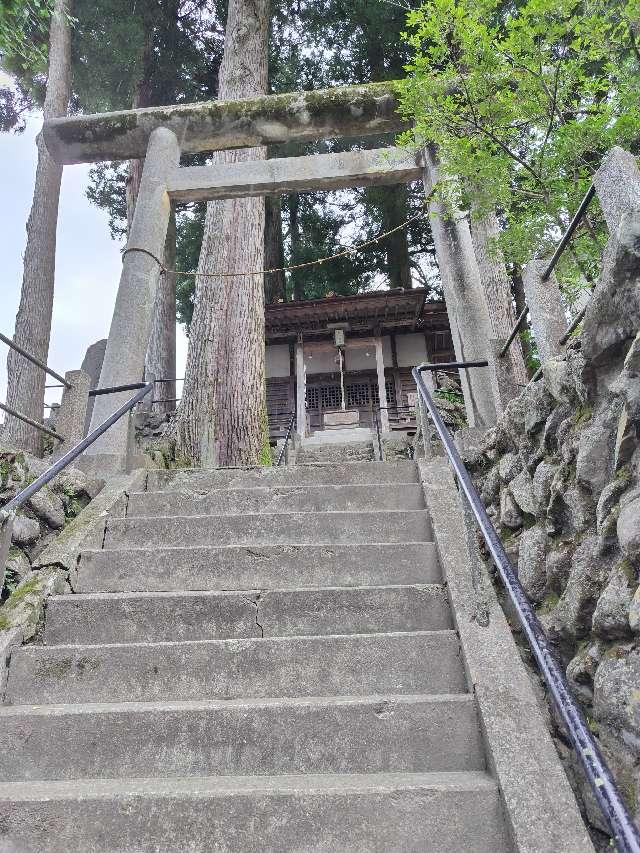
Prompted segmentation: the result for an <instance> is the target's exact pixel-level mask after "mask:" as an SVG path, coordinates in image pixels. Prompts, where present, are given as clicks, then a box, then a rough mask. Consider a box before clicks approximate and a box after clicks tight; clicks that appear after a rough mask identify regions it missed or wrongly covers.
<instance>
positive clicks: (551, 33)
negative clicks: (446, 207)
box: [402, 0, 640, 301]
mask: <svg viewBox="0 0 640 853" xmlns="http://www.w3.org/2000/svg"><path fill="white" fill-rule="evenodd" d="M408 25H409V33H408V34H406V41H407V44H408V45H409V46H410V47H411V50H412V52H413V58H412V60H411V62H410V63H409V65H408V66H407V69H408V71H409V72H410V76H409V79H408V80H407V81H406V83H405V85H404V88H403V95H402V110H403V112H404V113H405V115H406V116H407V117H410V118H412V119H413V120H414V121H415V127H414V130H413V131H411V132H410V133H408V134H405V135H404V137H403V141H404V142H405V143H407V144H411V145H415V146H421V145H423V144H425V143H436V144H437V145H438V148H439V156H440V159H441V162H442V178H443V182H442V186H441V189H440V192H441V196H442V198H443V199H444V200H445V201H447V202H450V203H455V204H456V205H461V206H463V207H464V206H467V205H469V203H470V201H471V200H473V202H474V205H476V206H477V210H478V214H479V215H482V213H483V211H484V210H490V209H492V208H498V210H499V211H500V213H501V216H502V220H503V224H504V230H503V233H502V237H501V248H502V249H503V251H504V253H505V256H506V259H507V262H508V263H515V264H521V263H523V262H525V261H527V260H528V259H529V258H531V257H532V256H533V255H534V254H535V253H536V252H539V251H542V252H543V253H544V252H548V251H549V250H550V248H551V246H552V245H554V244H555V243H556V242H557V239H558V236H559V234H560V232H561V230H562V229H564V228H565V227H566V225H567V224H568V221H569V219H570V217H571V215H572V213H573V212H574V211H575V209H576V208H577V206H578V204H579V202H580V200H581V198H582V196H583V195H584V193H585V192H586V190H587V188H588V186H589V184H590V182H591V176H592V175H593V172H594V171H595V169H596V168H597V167H598V165H599V163H600V161H601V158H602V156H603V154H604V153H605V152H606V151H607V150H608V149H609V148H611V146H613V145H616V144H618V145H622V146H625V147H627V148H630V149H631V150H633V151H635V150H637V148H638V139H639V130H640V106H639V102H638V97H637V92H638V83H639V82H640V75H639V64H638V60H639V58H640V53H639V52H638V47H637V44H636V34H637V31H638V27H639V26H640V4H639V3H638V0H623V2H615V0H518V2H516V3H505V2H504V0H424V2H422V4H421V5H420V7H419V9H417V10H415V11H413V12H410V13H409V16H408ZM605 239H606V229H605V226H604V223H603V220H602V217H601V215H600V214H599V212H598V211H597V209H595V208H592V209H591V211H590V214H589V216H588V217H587V218H586V219H585V220H584V221H583V225H582V227H581V228H580V229H579V231H578V232H577V234H576V237H575V238H574V241H573V244H572V246H571V247H570V249H569V251H568V252H565V254H564V256H563V259H562V261H561V264H560V266H559V268H558V270H557V273H558V277H559V278H560V280H561V282H562V284H563V286H564V289H565V293H566V294H567V297H568V299H569V301H572V300H575V298H576V297H577V295H578V293H579V290H580V289H581V288H583V287H584V286H585V284H586V281H587V280H589V279H591V280H593V278H594V276H595V271H596V269H597V266H598V264H599V260H600V255H601V251H602V246H603V244H604V240H605Z"/></svg>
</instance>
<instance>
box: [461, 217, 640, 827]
mask: <svg viewBox="0 0 640 853" xmlns="http://www.w3.org/2000/svg"><path fill="white" fill-rule="evenodd" d="M617 222H618V224H617V227H616V223H615V221H614V222H613V226H614V227H613V228H612V227H611V224H610V229H611V237H610V240H609V243H608V245H607V247H606V250H605V255H604V261H603V269H602V273H601V277H600V280H599V281H598V284H597V286H596V289H595V292H594V295H593V298H592V300H591V303H590V305H589V307H588V309H587V313H586V316H585V321H584V325H583V329H582V332H581V334H579V335H578V336H577V337H575V338H574V339H573V340H572V341H571V342H570V344H569V345H568V347H567V349H566V355H565V356H563V357H560V358H554V359H550V360H547V361H546V362H545V363H544V365H543V376H542V378H541V379H540V380H539V381H538V382H535V383H532V384H530V385H529V386H527V387H526V388H525V389H524V391H523V392H522V393H521V395H520V396H519V397H517V398H516V399H514V400H512V401H511V403H509V405H508V406H507V408H506V410H505V412H504V414H503V415H502V417H501V418H500V420H499V422H498V424H497V426H496V427H495V428H494V429H492V430H490V431H489V432H488V433H486V434H485V436H484V440H483V441H482V443H481V445H480V446H479V448H478V449H477V450H474V451H471V452H470V451H468V452H467V454H466V456H467V462H468V464H469V466H470V468H471V470H472V472H473V474H474V477H475V481H476V484H477V485H478V487H479V489H480V491H481V495H482V498H483V501H484V503H485V505H486V506H487V507H488V511H489V514H490V516H491V517H492V519H493V520H494V523H495V524H496V526H497V528H498V530H499V532H500V534H501V536H502V539H503V541H504V543H505V545H506V547H507V550H508V552H509V554H510V556H511V558H512V562H513V564H514V566H517V570H518V576H519V578H520V581H521V583H522V585H523V587H524V589H525V591H526V593H527V595H528V596H529V598H530V600H531V601H532V602H533V603H534V605H535V607H536V610H537V612H538V614H539V617H540V619H541V620H542V622H543V624H544V626H545V629H546V631H547V633H548V635H549V637H550V638H551V639H552V640H553V641H554V644H555V646H556V648H557V651H558V655H559V657H560V658H561V660H562V661H563V663H564V665H565V668H566V674H567V678H568V681H569V683H570V685H571V686H572V688H573V691H574V693H575V695H576V697H577V698H578V699H579V700H580V702H581V704H582V707H583V709H584V712H585V714H586V716H587V720H588V722H589V725H590V727H591V729H592V731H593V732H594V733H595V734H596V735H597V737H598V739H599V742H600V745H601V747H602V749H603V752H604V754H605V756H606V758H607V759H608V761H609V763H610V766H611V767H612V770H613V771H614V774H615V776H616V778H617V781H618V784H619V786H620V789H621V791H622V793H623V795H624V796H625V798H626V800H627V802H628V804H629V806H630V808H631V809H632V810H633V811H634V812H635V813H636V815H638V813H639V811H640V809H639V799H640V588H639V586H638V581H639V579H638V572H639V569H640V441H639V435H640V433H639V428H640V334H639V333H638V329H640V206H634V205H633V204H632V205H631V206H630V207H628V209H627V210H626V211H623V212H622V214H621V216H620V217H619V218H618V220H617ZM505 607H506V609H507V612H508V606H507V605H506V604H505ZM512 621H513V624H514V629H516V630H517V628H516V624H515V619H514V620H512ZM523 655H524V656H525V657H526V655H527V653H526V650H524V648H523ZM550 723H552V724H553V727H554V736H555V740H556V744H557V745H558V749H559V751H560V753H561V755H562V756H563V758H564V759H565V763H566V766H567V769H568V772H569V774H570V776H571V778H572V780H573V782H574V784H575V786H576V789H577V790H578V791H579V794H580V796H581V798H582V803H583V806H584V810H585V813H586V816H587V819H588V821H589V822H590V824H591V826H592V827H593V828H594V829H595V831H596V834H597V832H598V831H602V832H604V831H605V829H606V827H605V826H604V824H603V820H602V818H601V817H600V814H599V810H598V808H597V806H596V804H595V800H594V799H593V796H592V795H591V793H590V790H589V789H588V787H587V785H586V782H584V780H582V779H581V777H580V773H579V772H577V768H576V761H575V759H574V756H573V755H572V754H571V752H570V751H569V749H568V747H567V740H566V737H565V736H564V735H563V733H562V731H561V729H560V727H559V725H558V723H557V721H555V720H554V715H553V712H552V713H551V716H550ZM601 838H602V839H604V836H601Z"/></svg>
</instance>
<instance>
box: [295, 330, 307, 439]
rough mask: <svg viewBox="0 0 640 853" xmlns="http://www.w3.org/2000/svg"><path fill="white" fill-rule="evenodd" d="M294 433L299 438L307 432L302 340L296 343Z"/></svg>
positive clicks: (305, 383)
mask: <svg viewBox="0 0 640 853" xmlns="http://www.w3.org/2000/svg"><path fill="white" fill-rule="evenodd" d="M296 432H297V433H298V435H299V436H300V438H304V437H305V435H306V432H307V371H306V369H305V366H304V344H303V343H302V338H299V339H298V341H297V342H296Z"/></svg>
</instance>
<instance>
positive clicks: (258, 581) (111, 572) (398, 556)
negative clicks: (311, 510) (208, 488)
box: [75, 522, 442, 592]
mask: <svg viewBox="0 0 640 853" xmlns="http://www.w3.org/2000/svg"><path fill="white" fill-rule="evenodd" d="M111 524H113V522H111ZM441 579H442V575H441V572H440V565H439V562H438V556H437V553H436V549H435V546H434V544H433V543H432V542H410V541H407V542H404V543H403V544H402V546H401V547H399V546H398V545H397V544H379V545H369V544H359V545H336V544H326V545H261V546H257V545H254V546H251V545H247V546H240V547H237V546H228V547H213V546H208V547H207V546H205V547H199V548H194V547H185V548H158V547H153V545H152V546H151V547H150V548H131V549H128V548H122V549H121V550H114V549H110V550H106V551H100V550H97V551H94V550H87V551H83V552H82V554H81V557H80V565H79V569H78V575H77V579H76V580H75V589H76V590H77V591H78V592H120V591H123V592H137V591H142V592H157V591H163V590H164V591H167V590H170V591H174V590H175V591H178V590H180V591H182V590H225V589H226V590H233V589H260V588H262V589H264V588H272V589H285V588H292V587H307V586H316V587H320V586H368V585H381V584H414V583H418V584H429V583H439V582H440V581H441Z"/></svg>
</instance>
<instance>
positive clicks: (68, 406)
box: [52, 370, 91, 459]
mask: <svg viewBox="0 0 640 853" xmlns="http://www.w3.org/2000/svg"><path fill="white" fill-rule="evenodd" d="M64 378H65V379H66V380H67V382H68V383H69V384H70V385H71V388H65V389H64V391H63V392H62V402H61V403H60V408H59V410H58V417H57V420H56V431H57V432H59V433H60V435H62V436H64V441H61V442H58V446H57V447H56V448H55V450H54V452H53V456H52V459H60V457H61V456H64V454H65V453H68V451H69V450H71V449H72V448H74V447H75V446H76V444H79V443H80V442H81V441H82V439H83V438H84V424H85V420H86V417H87V405H88V402H89V389H90V387H91V377H90V376H89V374H88V373H85V372H84V370H69V371H67V372H66V373H65V375H64Z"/></svg>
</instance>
